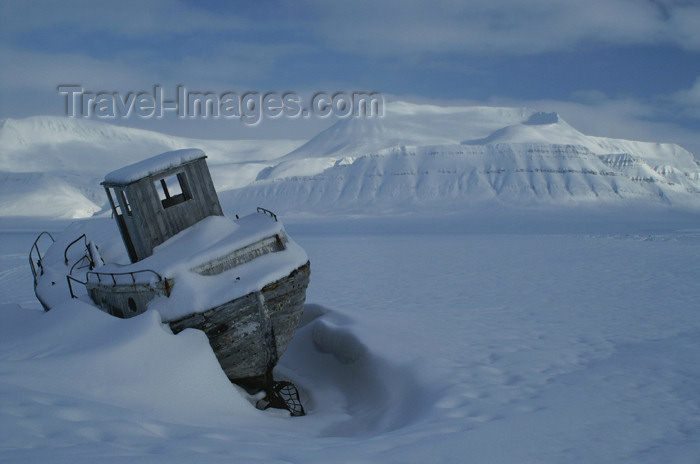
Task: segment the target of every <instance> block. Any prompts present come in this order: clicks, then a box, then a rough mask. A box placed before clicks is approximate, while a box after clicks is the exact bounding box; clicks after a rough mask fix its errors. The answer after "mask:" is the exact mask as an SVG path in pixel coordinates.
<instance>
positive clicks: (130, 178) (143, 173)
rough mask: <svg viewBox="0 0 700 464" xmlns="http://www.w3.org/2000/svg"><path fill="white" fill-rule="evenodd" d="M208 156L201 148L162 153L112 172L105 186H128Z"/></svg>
mask: <svg viewBox="0 0 700 464" xmlns="http://www.w3.org/2000/svg"><path fill="white" fill-rule="evenodd" d="M206 156H207V155H205V154H204V151H202V150H200V149H199V148H185V149H183V150H174V151H167V152H165V153H161V154H160V155H156V156H153V157H151V158H148V159H145V160H142V161H139V162H137V163H134V164H130V165H128V166H124V167H123V168H119V169H117V170H116V171H112V172H110V173H109V174H107V175H106V176H105V180H104V182H103V184H117V185H126V184H130V183H132V182H136V181H137V180H140V179H143V178H144V177H148V176H151V175H153V174H157V173H159V172H162V171H165V170H167V169H170V168H172V167H175V166H179V165H181V164H184V163H187V162H189V161H194V160H196V159H200V158H206Z"/></svg>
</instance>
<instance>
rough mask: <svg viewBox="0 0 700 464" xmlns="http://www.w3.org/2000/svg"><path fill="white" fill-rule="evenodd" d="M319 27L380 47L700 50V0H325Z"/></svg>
mask: <svg viewBox="0 0 700 464" xmlns="http://www.w3.org/2000/svg"><path fill="white" fill-rule="evenodd" d="M315 6H316V7H318V8H319V10H320V12H319V13H317V15H318V16H319V18H318V21H316V27H315V29H314V30H315V31H316V32H317V33H318V34H319V36H321V37H323V38H324V40H327V41H329V42H330V43H331V44H332V46H333V47H336V48H338V49H343V50H347V51H353V52H357V53H373V54H376V55H395V54H402V55H406V54H415V53H466V54H492V53H497V54H505V55H521V54H535V53H546V52H551V51H560V50H568V49H572V48H574V47H576V46H580V45H582V44H586V43H601V44H612V45H623V46H624V45H630V44H658V43H666V44H672V45H674V46H679V47H682V48H684V49H688V50H694V51H697V50H700V28H698V27H697V24H700V22H699V21H698V19H700V4H699V3H697V2H686V3H678V2H668V4H661V3H659V2H656V3H655V2H652V1H647V2H642V1H637V0H570V1H565V2H562V1H559V0H531V1H528V2H522V1H519V0H501V1H494V2H482V1H479V0H460V1H453V2H435V3H433V2H430V3H429V2H420V3H417V2H402V1H398V0H396V1H385V2H375V1H361V2H356V1H355V2H328V3H327V2H319V3H317V4H315Z"/></svg>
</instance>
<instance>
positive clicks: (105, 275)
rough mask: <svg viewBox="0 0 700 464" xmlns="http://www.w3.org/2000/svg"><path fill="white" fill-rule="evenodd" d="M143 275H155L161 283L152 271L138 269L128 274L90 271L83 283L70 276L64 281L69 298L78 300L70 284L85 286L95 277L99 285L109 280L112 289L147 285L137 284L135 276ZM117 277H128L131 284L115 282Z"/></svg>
mask: <svg viewBox="0 0 700 464" xmlns="http://www.w3.org/2000/svg"><path fill="white" fill-rule="evenodd" d="M144 273H150V274H153V275H155V276H156V277H157V278H158V282H162V281H163V277H162V276H161V275H160V274H158V273H157V272H156V271H154V270H152V269H140V270H138V271H130V272H92V271H89V272H87V273H86V274H85V282H83V281H82V280H79V279H76V278H75V277H73V276H72V275H67V276H66V280H67V281H68V289H69V290H70V296H71V298H78V297H77V296H76V295H75V292H74V291H73V284H71V282H78V283H79V284H82V285H87V284H88V283H89V282H90V276H96V277H97V282H98V283H99V284H103V282H102V280H103V278H104V279H105V280H108V279H107V278H109V279H111V281H112V283H111V285H112V286H113V287H116V286H117V285H136V284H137V283H140V284H147V283H148V282H137V281H136V274H144ZM119 276H129V277H131V282H130V283H123V282H117V277H119ZM108 282H109V280H108Z"/></svg>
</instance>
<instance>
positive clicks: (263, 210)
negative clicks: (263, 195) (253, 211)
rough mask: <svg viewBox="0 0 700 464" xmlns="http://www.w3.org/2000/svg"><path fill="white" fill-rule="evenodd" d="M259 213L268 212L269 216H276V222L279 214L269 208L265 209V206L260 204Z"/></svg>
mask: <svg viewBox="0 0 700 464" xmlns="http://www.w3.org/2000/svg"><path fill="white" fill-rule="evenodd" d="M258 213H263V214H267V215H268V216H270V217H272V218H275V222H277V215H276V214H275V213H273V212H272V211H270V210H269V209H265V208H263V207H260V206H258Z"/></svg>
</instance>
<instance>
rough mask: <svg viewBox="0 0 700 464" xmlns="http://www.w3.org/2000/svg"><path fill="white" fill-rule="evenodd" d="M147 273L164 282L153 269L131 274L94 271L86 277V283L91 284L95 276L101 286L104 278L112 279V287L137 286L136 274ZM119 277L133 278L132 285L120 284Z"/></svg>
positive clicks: (131, 272)
mask: <svg viewBox="0 0 700 464" xmlns="http://www.w3.org/2000/svg"><path fill="white" fill-rule="evenodd" d="M145 273H150V274H153V275H154V276H156V277H157V278H158V282H161V281H162V280H163V276H161V275H160V274H158V273H157V272H156V271H154V270H153V269H140V270H138V271H130V272H93V271H89V272H88V273H87V274H86V275H85V278H86V280H85V283H89V282H90V276H95V277H97V282H98V283H100V284H103V282H102V279H103V278H105V280H106V279H107V278H110V279H111V280H112V286H116V285H135V284H136V283H137V282H136V274H145ZM118 276H129V277H131V283H130V284H128V283H127V284H125V283H119V282H117V277H118ZM138 283H147V282H138Z"/></svg>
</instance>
